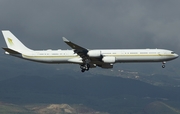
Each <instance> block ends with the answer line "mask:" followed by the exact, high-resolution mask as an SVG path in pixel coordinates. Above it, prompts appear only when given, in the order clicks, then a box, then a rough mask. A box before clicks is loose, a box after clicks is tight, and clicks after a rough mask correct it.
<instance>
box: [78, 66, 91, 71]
mask: <svg viewBox="0 0 180 114" xmlns="http://www.w3.org/2000/svg"><path fill="white" fill-rule="evenodd" d="M80 68H81V72H85V71H88V70H89V68H90V65H89V64H84V65H81V66H80Z"/></svg>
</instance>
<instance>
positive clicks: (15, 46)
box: [2, 30, 30, 53]
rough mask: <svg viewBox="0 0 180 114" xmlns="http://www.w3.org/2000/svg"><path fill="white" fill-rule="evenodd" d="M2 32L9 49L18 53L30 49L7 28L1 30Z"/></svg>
mask: <svg viewBox="0 0 180 114" xmlns="http://www.w3.org/2000/svg"><path fill="white" fill-rule="evenodd" d="M2 34H3V36H4V39H5V41H6V44H7V47H8V48H9V49H12V50H14V51H17V52H20V53H23V52H26V51H30V49H29V48H27V47H26V46H25V45H24V44H23V43H21V41H19V40H18V39H17V38H16V36H14V35H13V34H12V33H11V32H10V31H9V30H3V31H2Z"/></svg>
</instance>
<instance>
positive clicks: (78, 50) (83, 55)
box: [62, 37, 88, 61]
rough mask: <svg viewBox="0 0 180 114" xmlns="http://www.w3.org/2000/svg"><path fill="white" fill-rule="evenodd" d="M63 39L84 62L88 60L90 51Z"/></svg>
mask: <svg viewBox="0 0 180 114" xmlns="http://www.w3.org/2000/svg"><path fill="white" fill-rule="evenodd" d="M62 39H63V41H64V42H65V43H66V44H67V45H69V46H70V47H71V48H72V49H74V53H77V54H78V55H79V56H80V57H81V58H82V59H83V61H85V60H86V59H87V58H88V56H87V53H88V49H86V48H83V47H81V46H79V45H77V44H75V43H73V42H71V41H69V40H68V39H66V38H65V37H62Z"/></svg>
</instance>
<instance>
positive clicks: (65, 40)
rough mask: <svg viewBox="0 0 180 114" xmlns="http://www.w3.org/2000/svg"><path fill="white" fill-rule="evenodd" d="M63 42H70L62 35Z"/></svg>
mask: <svg viewBox="0 0 180 114" xmlns="http://www.w3.org/2000/svg"><path fill="white" fill-rule="evenodd" d="M62 39H63V41H64V42H70V41H69V40H68V39H66V38H65V37H62Z"/></svg>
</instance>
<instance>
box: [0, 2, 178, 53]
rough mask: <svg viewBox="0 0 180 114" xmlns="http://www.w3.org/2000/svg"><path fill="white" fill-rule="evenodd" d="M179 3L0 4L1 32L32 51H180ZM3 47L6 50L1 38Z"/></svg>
mask: <svg viewBox="0 0 180 114" xmlns="http://www.w3.org/2000/svg"><path fill="white" fill-rule="evenodd" d="M179 5H180V1H168V0H164V1H163V2H162V1H161V2H160V1H156V0H151V1H144V0H133V1H129V0H121V1H119V0H113V1H109V0H98V1H97V0H91V1H88V0H76V1H74V0H73V1H67V0H61V1H59V0H51V1H49V0H38V1H36V0H31V1H25V0H14V1H12V0H1V1H0V15H1V18H0V23H1V24H0V25H1V26H0V29H9V30H11V31H12V32H13V33H14V34H15V35H16V36H17V37H18V38H19V39H20V40H21V41H22V42H24V43H25V45H27V46H28V47H30V48H33V49H49V48H52V49H58V48H62V49H67V48H68V49H70V47H68V46H67V45H66V44H64V42H63V41H62V39H61V37H63V36H64V37H66V38H68V39H70V40H72V41H73V42H76V43H77V44H79V45H82V46H84V47H87V48H90V49H91V48H92V49H94V48H164V49H171V50H175V51H177V53H180V51H179V48H180V46H179V43H180V39H179V37H180V34H179V30H180V24H179V23H180V15H179V11H180V7H179ZM0 45H2V46H5V42H4V40H3V38H1V39H0Z"/></svg>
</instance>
